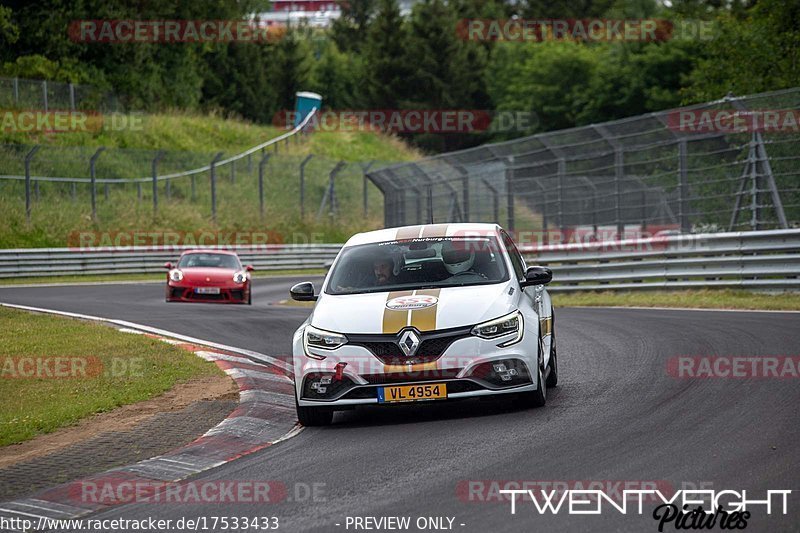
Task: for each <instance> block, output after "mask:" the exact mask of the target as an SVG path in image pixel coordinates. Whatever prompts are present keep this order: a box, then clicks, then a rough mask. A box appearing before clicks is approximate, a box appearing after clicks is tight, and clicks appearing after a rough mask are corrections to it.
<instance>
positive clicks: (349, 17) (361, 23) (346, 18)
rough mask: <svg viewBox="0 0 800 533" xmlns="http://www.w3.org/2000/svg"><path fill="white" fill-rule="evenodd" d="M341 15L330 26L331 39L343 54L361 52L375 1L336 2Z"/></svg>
mask: <svg viewBox="0 0 800 533" xmlns="http://www.w3.org/2000/svg"><path fill="white" fill-rule="evenodd" d="M338 4H339V7H340V9H341V10H342V14H341V16H340V17H339V18H337V19H336V20H334V21H333V24H331V37H332V38H333V41H334V42H335V43H336V45H337V46H338V47H339V50H342V51H343V52H361V49H362V47H363V45H364V42H365V41H366V40H367V31H368V28H369V22H370V20H371V19H372V16H373V14H374V13H375V7H376V1H375V0H343V1H341V0H340V1H339V2H338Z"/></svg>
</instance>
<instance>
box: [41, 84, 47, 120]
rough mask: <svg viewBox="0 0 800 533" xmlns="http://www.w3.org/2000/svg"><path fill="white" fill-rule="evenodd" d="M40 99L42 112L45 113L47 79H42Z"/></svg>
mask: <svg viewBox="0 0 800 533" xmlns="http://www.w3.org/2000/svg"><path fill="white" fill-rule="evenodd" d="M42 101H43V103H44V112H45V113H47V111H48V105H47V80H42Z"/></svg>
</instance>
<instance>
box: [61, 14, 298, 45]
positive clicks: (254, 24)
mask: <svg viewBox="0 0 800 533" xmlns="http://www.w3.org/2000/svg"><path fill="white" fill-rule="evenodd" d="M68 34H69V38H70V39H71V40H72V41H74V42H78V43H112V44H127V43H164V44H175V43H232V42H240V43H264V42H275V41H277V40H279V39H280V38H281V37H283V35H284V34H285V29H284V28H282V27H280V26H271V25H268V24H266V23H262V22H259V21H253V20H185V19H182V20H133V19H129V20H73V21H72V22H70V24H69V28H68Z"/></svg>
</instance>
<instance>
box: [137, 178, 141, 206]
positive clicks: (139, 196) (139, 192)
mask: <svg viewBox="0 0 800 533" xmlns="http://www.w3.org/2000/svg"><path fill="white" fill-rule="evenodd" d="M136 201H137V202H141V201H142V183H141V182H139V183H137V184H136Z"/></svg>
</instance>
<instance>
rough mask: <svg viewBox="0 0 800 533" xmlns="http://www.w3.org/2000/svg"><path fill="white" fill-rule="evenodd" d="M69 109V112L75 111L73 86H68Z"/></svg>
mask: <svg viewBox="0 0 800 533" xmlns="http://www.w3.org/2000/svg"><path fill="white" fill-rule="evenodd" d="M69 108H70V111H75V85H73V84H72V83H70V84H69Z"/></svg>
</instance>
